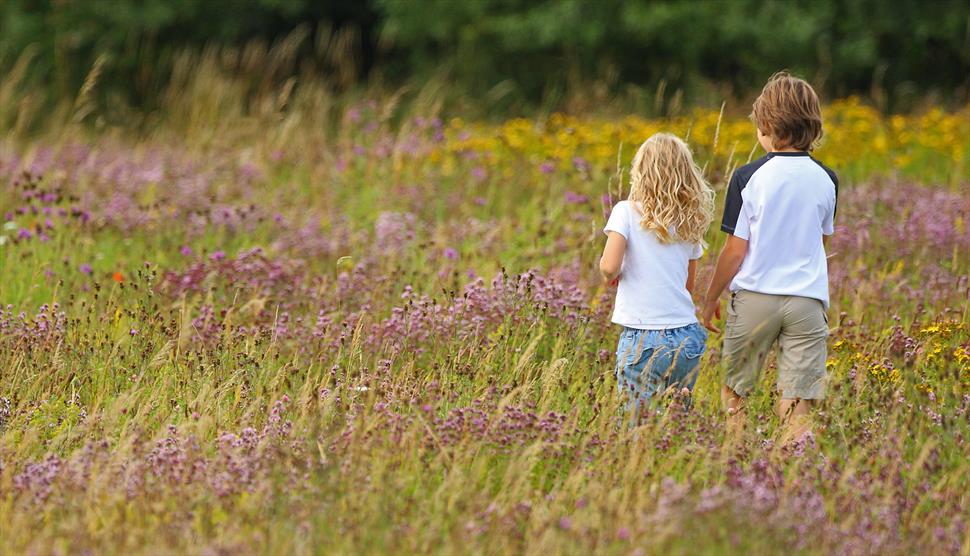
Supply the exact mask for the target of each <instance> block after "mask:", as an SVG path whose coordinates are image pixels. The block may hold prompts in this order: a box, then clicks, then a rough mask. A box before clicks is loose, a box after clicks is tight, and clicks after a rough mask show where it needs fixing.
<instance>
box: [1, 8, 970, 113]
mask: <svg viewBox="0 0 970 556" xmlns="http://www.w3.org/2000/svg"><path fill="white" fill-rule="evenodd" d="M294 29H305V30H306V33H305V35H306V36H308V37H310V40H307V41H304V42H305V44H302V45H296V46H294V48H293V52H292V57H293V60H294V61H293V63H292V64H290V65H289V66H288V68H289V69H288V71H291V72H293V73H294V74H295V73H297V72H298V71H300V70H301V69H302V70H304V71H305V70H306V68H307V67H310V68H319V69H320V71H327V68H330V69H331V70H332V69H333V68H334V67H335V66H339V65H341V64H342V67H343V70H342V71H341V79H340V80H339V85H340V86H342V87H353V86H359V85H360V84H362V83H365V82H366V81H367V80H368V79H375V78H379V79H380V80H381V81H382V82H388V83H403V82H406V81H408V80H412V79H413V80H423V79H427V78H428V77H430V76H442V77H443V79H446V80H447V82H448V83H449V84H450V86H452V87H454V88H455V90H456V91H458V92H460V94H462V95H464V96H467V97H468V98H473V99H481V100H485V101H493V102H494V101H497V99H511V101H514V102H516V103H519V104H527V105H528V104H531V105H533V106H535V105H538V104H541V103H555V102H556V100H557V99H559V98H561V96H562V95H563V94H564V91H569V90H571V89H576V88H581V87H584V86H592V87H599V88H600V89H602V90H603V91H604V94H614V93H617V92H622V91H624V90H627V89H629V88H630V87H631V86H634V87H640V88H642V89H643V90H646V91H651V92H652V94H654V95H657V96H662V95H663V92H664V89H665V90H666V91H667V94H668V95H669V94H670V92H671V91H681V92H682V94H684V95H686V96H687V97H688V100H690V99H692V98H693V99H697V98H700V97H702V96H703V95H704V94H705V92H706V93H707V94H710V93H712V92H714V93H715V95H713V96H718V97H720V96H727V97H729V98H730V97H734V98H739V97H742V96H744V95H748V94H750V93H751V92H752V91H753V90H756V89H757V88H758V87H759V86H760V84H761V83H762V82H763V81H764V80H765V78H766V77H767V76H768V75H770V74H771V73H772V72H774V71H775V70H777V69H780V68H789V69H791V70H793V71H795V72H798V73H800V74H801V75H804V76H806V77H807V78H809V79H811V80H812V81H813V82H814V83H815V84H816V85H817V86H819V87H821V88H822V89H823V90H824V91H825V92H826V93H827V94H829V95H833V96H841V95H846V94H851V93H861V94H864V95H866V96H869V97H871V98H874V99H875V100H876V101H877V102H878V103H880V104H882V105H883V106H884V107H890V108H893V107H904V108H905V107H906V106H907V105H911V104H912V103H914V102H917V99H920V98H925V97H926V96H927V95H931V96H933V97H934V98H938V99H941V100H950V101H953V102H966V101H967V96H968V87H970V2H967V1H966V0H813V1H804V2H795V1H793V0H792V1H787V0H719V1H715V0H3V1H2V2H0V70H2V71H4V73H5V74H6V75H7V76H9V75H10V74H11V72H14V71H19V72H20V73H22V74H23V77H22V78H23V79H24V80H27V81H29V82H30V83H32V84H33V85H40V86H41V87H42V88H43V89H44V90H47V91H48V92H49V94H51V95H52V97H54V98H68V99H70V98H73V97H74V96H75V95H77V93H78V91H79V90H80V89H81V87H82V85H83V83H84V81H85V78H86V76H88V75H89V74H90V72H91V71H92V68H97V72H98V74H99V75H98V79H99V87H102V88H106V89H108V90H111V91H113V92H114V93H116V94H117V95H120V96H121V97H122V98H125V99H127V101H128V102H130V103H131V104H133V105H135V106H146V105H147V106H150V105H151V103H152V102H153V100H154V96H155V95H156V94H157V92H158V91H159V90H160V89H161V87H163V86H164V84H165V83H167V80H168V79H169V78H170V74H171V71H172V66H173V60H174V59H175V57H176V56H177V54H178V53H179V52H183V51H185V50H187V49H188V50H191V49H195V50H201V49H204V48H206V47H209V46H212V45H228V46H239V47H240V48H243V47H244V45H246V44H248V43H250V42H252V41H264V42H265V43H266V44H273V41H280V40H284V38H285V37H288V36H291V34H292V32H293V30H294ZM321 29H326V30H327V33H329V35H328V36H330V37H333V36H334V35H333V33H334V31H335V30H336V31H340V30H352V33H347V34H345V36H344V37H345V38H348V40H347V41H344V42H345V43H348V44H344V45H343V46H344V49H343V50H344V51H346V52H350V50H353V53H352V54H349V53H348V54H347V57H348V59H349V60H348V61H344V62H339V61H337V62H335V61H334V60H329V61H327V60H322V58H325V57H326V56H327V53H326V52H324V51H323V49H321V48H320V41H319V37H318V35H319V32H320V30H321ZM313 37H317V40H316V45H317V47H316V48H314V40H313ZM348 41H349V42H348ZM349 43H352V44H349ZM331 55H332V53H331ZM18 60H19V61H21V65H20V67H19V68H18V67H17V62H18ZM348 64H349V65H350V66H352V68H351V69H352V71H350V72H349V73H348V71H346V70H347V66H348ZM348 75H350V77H348ZM347 81H351V82H352V83H347Z"/></svg>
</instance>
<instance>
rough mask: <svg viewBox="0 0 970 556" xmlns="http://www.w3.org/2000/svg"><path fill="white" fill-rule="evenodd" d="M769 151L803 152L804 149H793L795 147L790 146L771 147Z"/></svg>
mask: <svg viewBox="0 0 970 556" xmlns="http://www.w3.org/2000/svg"><path fill="white" fill-rule="evenodd" d="M771 152H773V153H803V152H805V151H803V150H801V149H795V148H792V147H785V148H783V149H771Z"/></svg>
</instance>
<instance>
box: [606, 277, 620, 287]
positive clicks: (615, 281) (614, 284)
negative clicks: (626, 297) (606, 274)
mask: <svg viewBox="0 0 970 556" xmlns="http://www.w3.org/2000/svg"><path fill="white" fill-rule="evenodd" d="M607 285H608V286H609V287H611V288H615V287H617V286H619V285H620V277H619V276H617V277H616V278H614V279H612V280H610V281H609V282H607Z"/></svg>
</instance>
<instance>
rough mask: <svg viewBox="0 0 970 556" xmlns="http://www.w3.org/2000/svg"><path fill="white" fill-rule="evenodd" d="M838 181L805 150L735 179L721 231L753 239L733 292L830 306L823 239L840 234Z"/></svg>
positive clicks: (741, 171) (773, 157) (765, 161)
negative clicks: (801, 299)
mask: <svg viewBox="0 0 970 556" xmlns="http://www.w3.org/2000/svg"><path fill="white" fill-rule="evenodd" d="M838 187H839V181H838V178H837V177H836V175H835V172H833V171H832V170H830V169H829V168H826V167H825V166H823V165H822V163H821V162H819V161H817V160H815V159H814V158H812V157H811V156H810V155H809V154H808V153H805V152H777V153H770V154H768V155H767V156H764V157H762V158H759V159H758V160H755V161H754V162H751V163H750V164H746V165H744V166H742V167H740V168H738V169H737V170H735V172H734V175H733V176H731V182H730V184H729V185H728V191H727V199H726V200H725V204H724V217H723V219H722V220H721V230H723V231H725V232H727V233H729V234H733V235H735V236H737V237H739V238H741V239H745V240H748V253H747V255H745V257H744V262H743V263H741V269H740V270H739V271H738V274H737V275H736V276H735V277H734V280H733V281H732V282H731V291H738V290H749V291H754V292H759V293H766V294H772V295H798V296H802V297H811V298H814V299H818V300H820V301H821V302H822V303H823V304H824V305H825V307H826V308H828V305H829V282H828V265H827V263H826V259H825V247H824V245H823V244H822V236H823V235H832V234H833V233H834V232H835V205H836V198H837V195H838Z"/></svg>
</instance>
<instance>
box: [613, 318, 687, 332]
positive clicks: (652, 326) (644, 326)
mask: <svg viewBox="0 0 970 556" xmlns="http://www.w3.org/2000/svg"><path fill="white" fill-rule="evenodd" d="M698 322H699V321H698V320H697V319H694V320H692V321H687V322H681V323H673V324H670V323H639V324H628V323H624V322H617V321H613V324H618V325H620V326H625V327H626V328H634V329H636V330H671V329H674V328H683V327H685V326H690V325H692V324H697V323H698Z"/></svg>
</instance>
